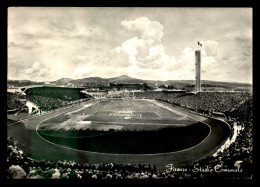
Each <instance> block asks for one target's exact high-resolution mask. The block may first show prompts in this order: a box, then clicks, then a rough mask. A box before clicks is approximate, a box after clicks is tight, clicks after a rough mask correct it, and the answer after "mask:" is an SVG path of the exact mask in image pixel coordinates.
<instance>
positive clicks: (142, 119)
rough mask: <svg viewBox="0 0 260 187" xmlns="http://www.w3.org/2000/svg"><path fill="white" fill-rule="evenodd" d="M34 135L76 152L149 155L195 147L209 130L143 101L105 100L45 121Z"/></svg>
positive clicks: (200, 124)
mask: <svg viewBox="0 0 260 187" xmlns="http://www.w3.org/2000/svg"><path fill="white" fill-rule="evenodd" d="M38 132H39V133H40V135H41V136H42V137H44V138H45V139H47V140H49V141H51V142H54V143H57V144H60V145H64V146H67V147H72V148H75V149H80V150H87V151H92V152H103V153H117V154H148V153H149V154H150V153H164V152H173V151H178V150H182V149H186V148H189V147H192V146H194V145H197V144H198V143H200V142H201V141H202V140H203V139H205V137H206V136H207V135H208V133H209V127H208V126H207V125H205V124H203V123H200V122H198V121H195V120H193V119H190V118H187V116H183V115H180V114H177V113H174V112H172V111H170V110H167V108H163V107H161V106H158V105H156V104H154V103H152V102H149V101H147V100H134V99H130V100H118V99H114V100H112V99H111V100H109V99H107V100H101V101H100V102H98V103H96V104H94V105H92V106H89V107H87V108H83V109H82V110H77V111H75V112H70V113H65V114H61V115H58V116H56V117H53V118H51V119H48V120H46V121H44V122H43V123H42V124H41V125H40V126H39V129H38Z"/></svg>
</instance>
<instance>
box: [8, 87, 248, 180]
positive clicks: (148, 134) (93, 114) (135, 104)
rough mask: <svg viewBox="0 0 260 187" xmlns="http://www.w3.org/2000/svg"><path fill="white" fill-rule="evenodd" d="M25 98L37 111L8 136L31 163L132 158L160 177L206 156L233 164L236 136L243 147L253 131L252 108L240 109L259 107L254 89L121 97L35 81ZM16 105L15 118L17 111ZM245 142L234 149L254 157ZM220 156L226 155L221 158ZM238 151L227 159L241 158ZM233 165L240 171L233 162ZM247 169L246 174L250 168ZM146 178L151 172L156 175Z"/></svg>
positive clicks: (81, 164)
mask: <svg viewBox="0 0 260 187" xmlns="http://www.w3.org/2000/svg"><path fill="white" fill-rule="evenodd" d="M60 93H62V94H60ZM9 94H10V93H9ZM120 94H121V93H120ZM17 95H19V94H17ZM26 97H27V99H28V101H30V102H34V103H36V105H37V106H38V109H35V108H34V109H33V110H31V111H32V114H30V115H28V116H27V117H25V118H23V119H21V120H17V121H13V120H10V119H8V123H9V124H8V128H7V132H8V137H12V138H13V139H14V141H17V142H18V145H17V148H18V149H21V150H22V154H23V155H24V156H23V157H28V158H27V159H29V160H30V161H29V160H28V161H27V162H25V163H27V164H28V163H31V162H32V163H34V164H32V165H35V164H36V163H38V162H40V161H43V160H44V163H46V162H51V163H53V165H54V166H53V167H55V163H56V164H57V163H58V162H62V161H63V162H67V161H68V162H74V163H77V164H78V165H79V168H81V167H83V168H84V164H86V163H87V164H90V165H91V164H92V165H96V164H100V166H101V165H102V164H103V165H106V164H111V163H113V164H115V165H119V166H118V167H123V166H128V165H130V164H131V165H133V166H132V167H134V166H136V167H137V168H138V167H139V168H140V167H142V166H143V167H145V166H147V168H150V169H151V167H150V166H153V167H154V168H156V169H157V172H161V175H162V173H163V172H162V171H167V169H168V167H170V166H171V167H174V168H183V167H184V168H185V167H187V166H190V167H192V168H194V167H195V166H194V165H196V164H198V163H201V162H206V163H207V162H209V163H210V164H211V163H212V162H213V163H214V162H216V163H214V164H213V166H215V165H218V164H222V165H223V166H222V167H223V168H225V167H227V168H229V167H231V166H228V165H227V166H225V165H224V164H225V162H223V159H224V158H225V157H224V156H223V155H224V153H225V151H226V152H227V153H226V154H227V155H230V152H229V149H230V148H232V143H231V142H232V141H234V137H235V138H236V140H235V142H233V143H234V145H236V146H240V145H241V144H240V143H241V142H240V143H237V141H238V140H239V135H238V131H241V132H243V131H244V133H246V134H247V135H248V136H250V133H251V130H252V129H251V128H252V124H251V122H250V120H252V119H251V118H252V116H249V115H251V114H245V113H244V114H243V115H242V114H241V110H242V111H243V110H245V111H248V112H249V113H250V110H251V112H252V108H251V109H250V108H248V107H252V94H250V93H248V92H199V93H196V94H190V93H183V92H181V93H180V92H163V91H162V92H158V91H143V92H142V91H141V92H136V93H135V94H133V95H132V97H129V93H128V94H127V95H126V97H124V96H123V97H121V98H118V97H117V96H114V98H108V97H107V98H102V99H95V98H93V97H92V96H90V95H87V94H82V92H81V89H76V88H67V89H66V88H63V87H34V88H28V89H27V92H26ZM29 106H30V105H29ZM46 106H48V107H46ZM23 107H25V108H26V107H27V106H26V104H24V105H23ZM20 108H22V107H20ZM17 111H18V112H17V113H16V114H10V116H13V117H18V116H19V110H17ZM20 111H21V110H20ZM33 111H34V112H33ZM20 114H22V112H20ZM220 114H222V115H220ZM237 129H240V130H237ZM240 134H241V135H242V134H243V133H240ZM12 138H11V139H12ZM9 141H10V139H9ZM241 141H245V140H241ZM243 143H244V144H246V145H247V146H248V147H246V146H245V145H244V146H242V148H243V150H239V149H237V148H236V149H235V150H236V151H242V152H243V154H248V155H247V156H246V158H247V159H250V158H251V156H252V155H251V151H252V142H251V140H250V138H249V139H247V140H246V143H245V142H243ZM9 146H10V145H9ZM13 149H14V148H12V149H11V148H9V151H11V150H13ZM232 151H233V150H232ZM14 152H15V151H14ZM10 155H11V157H10V164H11V163H12V162H15V163H17V162H18V163H20V164H21V161H20V162H19V159H18V160H17V158H16V159H15V160H12V156H13V152H11V153H10ZM213 155H214V156H213ZM235 155H236V154H235ZM241 155H242V154H241V153H239V154H237V157H242V156H241ZM16 156H17V155H16ZM17 157H18V156H17ZM219 157H220V158H221V159H222V158H223V159H222V160H218V159H217V158H219ZM226 157H227V158H228V156H226ZM230 157H233V156H231V155H230ZM237 157H235V159H234V160H233V158H232V159H231V158H229V159H228V160H232V162H236V161H237V160H239V159H238V158H237ZM225 159H226V158H225ZM212 160H214V161H212ZM244 162H245V161H244ZM209 163H208V164H209ZM227 163H228V162H227ZM38 164H39V163H38ZM22 165H24V163H22ZM28 165H30V164H28ZM231 165H232V167H231V168H232V169H233V170H234V171H235V170H236V171H237V168H236V167H235V166H234V163H232V164H231ZM35 166H37V164H36V165H35ZM148 166H149V167H148ZM200 166H201V167H203V166H202V164H200ZM247 167H249V166H247ZM25 168H26V167H25ZM32 168H33V167H31V170H35V169H32ZM34 168H35V167H34ZM36 168H37V167H36ZM38 168H39V166H38ZM213 168H214V167H213ZM27 169H28V171H27V172H29V173H28V174H29V175H30V176H31V177H34V176H38V177H39V173H38V174H36V173H37V172H36V173H34V174H32V173H30V172H31V171H29V170H30V169H29V168H27ZM246 169H248V168H246ZM83 170H84V169H83ZM141 170H142V169H141ZM233 170H232V171H233ZM248 170H249V169H248ZM143 172H144V171H143ZM189 172H190V173H189ZM189 172H188V173H187V172H183V171H182V173H181V174H180V173H177V174H176V173H174V174H172V175H176V176H175V177H183V176H186V175H187V176H190V175H192V176H193V175H196V176H197V175H198V174H197V173H196V172H194V169H190V170H189ZM50 173H52V174H53V173H55V172H54V170H53V171H52V172H50ZM147 173H149V172H148V171H147ZM170 173H172V172H170ZM232 174H234V173H232ZM236 174H237V173H236ZM243 174H244V175H246V176H247V175H248V172H246V173H243ZM61 175H62V174H61ZM87 175H88V174H86V175H85V177H86V176H87ZM96 175H97V173H96V174H95V176H96ZM121 175H122V173H121ZM164 175H166V174H165V172H164ZM169 175H170V174H169ZM179 175H180V176H179ZM218 175H220V176H221V175H223V173H220V174H218ZM76 176H84V173H83V174H77V175H76ZM92 176H93V175H91V176H89V178H91V177H92ZM146 176H149V177H150V178H151V177H152V176H154V173H150V175H146ZM156 176H157V177H159V175H158V174H156ZM149 177H148V178H149ZM164 177H165V176H164ZM164 177H163V178H164ZM47 178H48V177H47ZM70 178H71V177H70ZM83 178H84V177H83ZM99 178H102V177H101V176H99ZM103 178H106V176H105V177H103ZM146 178H147V177H146ZM161 178H162V176H161ZM184 178H185V177H184Z"/></svg>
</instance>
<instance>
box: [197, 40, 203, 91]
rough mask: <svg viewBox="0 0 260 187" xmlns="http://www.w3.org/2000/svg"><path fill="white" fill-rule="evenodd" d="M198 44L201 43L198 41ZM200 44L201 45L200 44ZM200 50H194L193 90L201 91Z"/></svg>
mask: <svg viewBox="0 0 260 187" xmlns="http://www.w3.org/2000/svg"><path fill="white" fill-rule="evenodd" d="M199 45H201V44H200V43H199ZM201 46H202V45H201ZM200 57H201V55H200V50H196V51H195V69H196V77H195V91H196V92H201V83H200V59H201V58H200Z"/></svg>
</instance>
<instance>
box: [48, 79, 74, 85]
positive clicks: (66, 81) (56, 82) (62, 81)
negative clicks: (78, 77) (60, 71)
mask: <svg viewBox="0 0 260 187" xmlns="http://www.w3.org/2000/svg"><path fill="white" fill-rule="evenodd" d="M70 81H73V79H71V78H62V79H59V80H56V81H52V82H50V83H55V84H67V83H69V82H70Z"/></svg>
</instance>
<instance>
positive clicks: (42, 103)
mask: <svg viewBox="0 0 260 187" xmlns="http://www.w3.org/2000/svg"><path fill="white" fill-rule="evenodd" d="M28 100H29V101H31V102H33V103H34V104H35V105H37V106H38V107H39V109H40V110H42V111H51V110H55V109H58V108H62V107H65V106H68V105H71V104H73V103H74V102H75V101H64V100H61V99H53V98H51V97H44V96H35V95H29V96H28Z"/></svg>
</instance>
